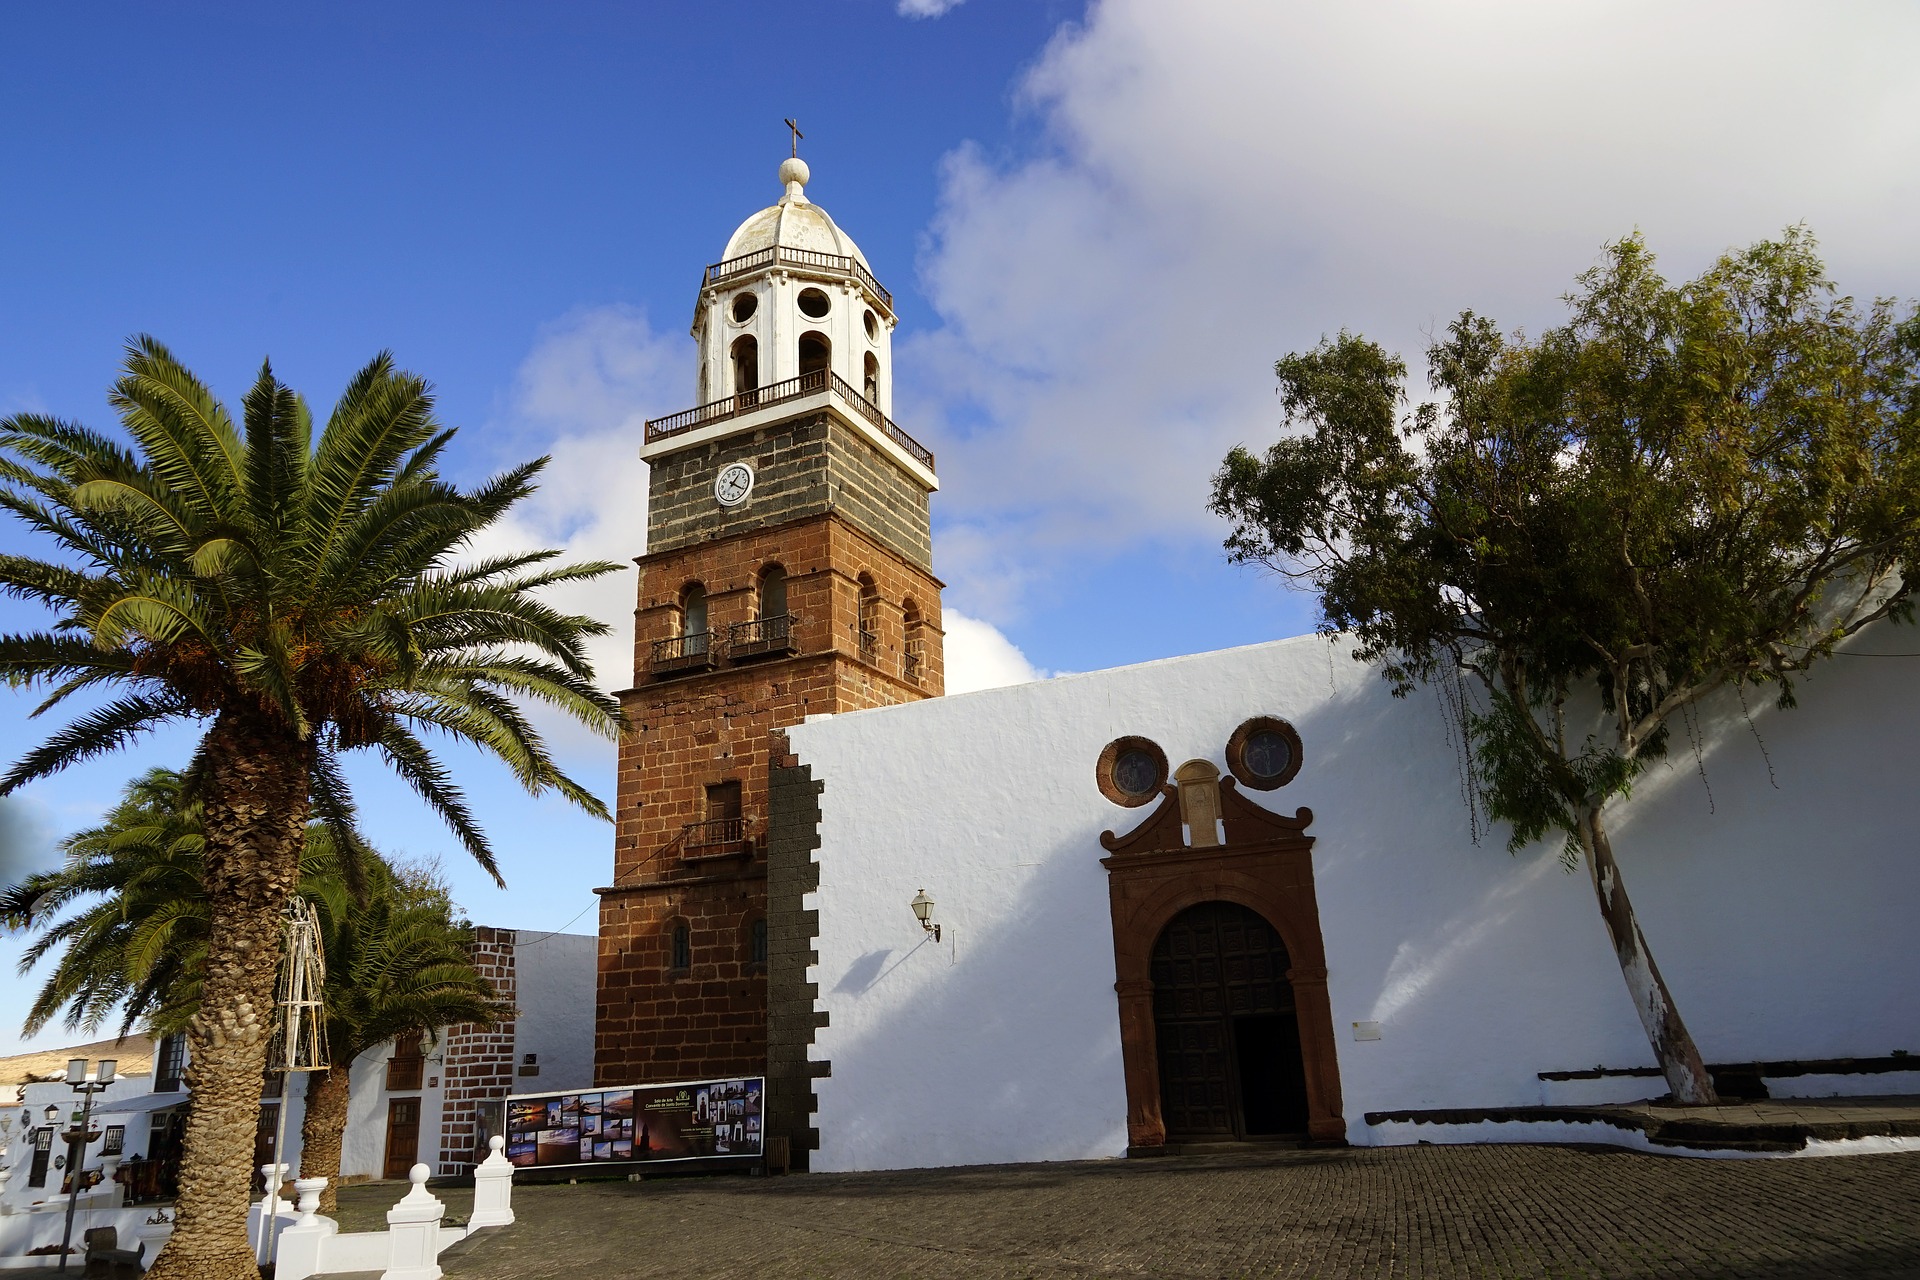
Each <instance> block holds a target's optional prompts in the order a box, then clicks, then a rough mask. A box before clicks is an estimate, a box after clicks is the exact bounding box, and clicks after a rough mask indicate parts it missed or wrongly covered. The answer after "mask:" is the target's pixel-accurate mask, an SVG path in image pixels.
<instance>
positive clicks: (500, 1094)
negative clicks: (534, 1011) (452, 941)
mask: <svg viewBox="0 0 1920 1280" xmlns="http://www.w3.org/2000/svg"><path fill="white" fill-rule="evenodd" d="M517 936H518V931H517V930H514V929H494V928H489V927H488V926H486V925H481V926H479V927H477V928H476V929H474V931H473V944H472V954H473V966H474V968H475V969H477V970H479V973H480V976H481V977H483V978H485V979H486V980H487V981H488V982H490V983H492V984H493V990H494V994H495V995H496V996H497V997H498V998H499V999H500V1001H501V1002H502V1003H503V1004H505V1005H507V1006H508V1007H509V1009H511V1007H512V1005H513V1003H514V999H515V994H516V981H515V977H514V941H515V938H516V937H517ZM513 1039H514V1019H513V1017H512V1016H511V1014H509V1016H508V1017H506V1018H504V1019H502V1020H501V1021H500V1022H498V1023H495V1024H494V1025H493V1026H491V1027H482V1026H479V1025H478V1024H476V1023H471V1022H465V1023H461V1024H459V1025H458V1026H453V1027H449V1028H447V1038H446V1042H445V1044H444V1045H443V1046H442V1057H441V1063H440V1083H441V1085H442V1093H441V1103H440V1172H441V1173H442V1174H444V1175H459V1174H465V1173H471V1172H472V1171H473V1166H474V1164H475V1162H476V1159H477V1149H478V1147H479V1145H480V1142H481V1139H482V1132H481V1126H480V1115H479V1111H480V1106H481V1104H483V1103H490V1102H498V1101H500V1100H502V1099H504V1098H505V1097H506V1096H507V1094H508V1093H509V1092H511V1091H512V1088H513Z"/></svg>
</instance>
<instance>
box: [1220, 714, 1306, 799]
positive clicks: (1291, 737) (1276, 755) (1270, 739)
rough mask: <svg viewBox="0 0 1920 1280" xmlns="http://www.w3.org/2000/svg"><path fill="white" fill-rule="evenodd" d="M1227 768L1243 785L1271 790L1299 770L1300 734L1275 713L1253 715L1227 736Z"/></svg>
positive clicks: (1255, 788) (1259, 789) (1282, 783)
mask: <svg viewBox="0 0 1920 1280" xmlns="http://www.w3.org/2000/svg"><path fill="white" fill-rule="evenodd" d="M1227 768H1228V769H1229V770H1230V771H1232V773H1233V776H1234V777H1235V778H1237V779H1239V781H1240V785H1241V786H1243V787H1251V788H1253V789H1254V790H1256V791H1272V790H1273V789H1274V788H1275V787H1282V786H1285V785H1286V784H1287V783H1289V782H1291V781H1293V775H1294V774H1296V773H1298V772H1300V735H1299V734H1298V733H1296V732H1295V731H1294V728H1293V726H1292V725H1290V724H1288V723H1287V722H1286V721H1285V720H1281V719H1279V718H1278V717H1275V716H1255V717H1254V718H1253V719H1251V720H1248V721H1247V722H1245V723H1244V724H1242V725H1241V726H1240V727H1239V728H1238V729H1235V730H1234V731H1233V737H1231V738H1229V739H1228V740H1227Z"/></svg>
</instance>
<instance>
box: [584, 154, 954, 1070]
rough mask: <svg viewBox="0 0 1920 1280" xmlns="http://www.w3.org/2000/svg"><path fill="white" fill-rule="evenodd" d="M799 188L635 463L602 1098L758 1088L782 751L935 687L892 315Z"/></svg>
mask: <svg viewBox="0 0 1920 1280" xmlns="http://www.w3.org/2000/svg"><path fill="white" fill-rule="evenodd" d="M807 179H808V172H807V166H806V164H805V163H804V162H803V161H801V160H799V159H797V158H796V159H790V160H787V161H786V162H785V163H783V164H782V165H781V166H780V182H781V184H782V185H783V186H784V187H785V194H784V195H782V196H781V197H780V200H779V202H778V203H777V204H775V205H773V206H772V207H770V208H767V209H763V210H761V211H760V212H759V213H756V214H754V215H753V216H752V217H751V218H748V219H747V220H746V221H745V222H743V223H741V224H740V228H739V230H737V231H735V232H734V233H733V238H732V239H730V240H729V241H727V247H726V251H725V252H724V253H723V254H722V255H721V260H720V261H719V262H717V263H715V264H714V265H712V266H710V267H708V268H707V270H706V275H705V277H704V278H703V279H702V281H701V285H700V298H699V304H698V306H697V308H696V310H695V314H694V320H693V336H694V337H695V338H696V339H697V340H698V342H699V350H700V366H699V386H698V392H697V396H698V399H697V406H698V407H696V408H693V409H688V410H686V411H685V412H682V413H676V414H674V415H672V416H671V417H666V418H658V419H655V420H653V421H651V422H649V423H647V426H646V442H645V444H644V445H643V447H642V448H641V450H640V456H641V457H642V458H643V459H645V460H646V462H647V463H648V465H649V467H650V474H649V480H648V503H649V505H648V510H647V553H646V554H645V555H643V556H641V557H639V559H638V562H637V563H638V564H639V566H640V588H639V601H638V607H637V608H636V609H635V610H634V679H633V685H634V687H633V688H631V689H628V690H626V691H625V692H624V693H623V694H622V695H621V698H622V702H623V704H624V705H625V707H626V712H627V715H628V717H629V718H630V719H631V720H632V722H633V728H632V731H631V732H630V734H629V735H628V736H627V738H626V739H625V741H623V742H622V743H621V746H620V776H619V793H618V794H619V808H618V813H617V815H616V820H617V834H616V836H615V843H614V855H613V879H612V881H611V882H610V884H609V885H608V886H607V887H606V888H603V889H601V890H599V893H600V978H599V995H598V1010H597V1013H598V1018H597V1028H598V1030H597V1040H596V1045H595V1074H596V1076H597V1082H598V1083H601V1084H629V1083H643V1082H668V1081H674V1080H686V1079H698V1078H702V1077H707V1076H723V1075H733V1074H758V1073H762V1072H765V1071H766V1070H767V1005H768V1002H767V981H768V978H767V975H768V957H769V954H770V945H769V944H770V938H769V933H770V929H769V921H768V916H767V906H768V902H767V846H766V834H767V812H768V810H767V803H768V779H769V770H770V769H771V768H773V767H775V766H777V765H778V764H779V763H780V761H779V759H778V758H777V757H776V756H775V754H774V752H775V751H777V750H778V749H779V744H780V743H781V742H782V741H783V740H782V739H780V738H778V737H777V736H775V733H776V731H777V730H779V729H782V728H784V727H786V726H788V725H792V724H797V723H799V722H800V721H801V720H802V719H803V718H805V717H806V716H809V715H817V714H820V713H823V712H838V711H853V710H858V709H860V708H863V707H877V706H885V705H887V704H890V703H896V702H905V701H909V700H912V699H917V698H925V697H931V696H937V695H938V694H939V693H940V692H941V689H942V673H943V668H942V664H941V649H940V641H941V628H940V586H941V584H940V583H939V581H938V580H936V579H935V578H934V577H933V575H932V572H931V556H932V545H931V533H930V528H929V524H928V515H927V500H928V496H929V495H930V494H931V493H932V492H933V490H935V489H936V488H938V487H939V482H938V481H937V480H936V479H935V477H934V471H933V455H932V454H931V453H929V452H928V451H927V450H926V449H924V448H922V447H921V446H920V445H919V444H918V443H917V442H916V441H915V440H914V439H913V438H912V437H911V436H909V435H907V433H906V432H904V431H902V430H901V429H900V428H899V427H897V426H895V425H894V423H893V421H892V419H891V418H890V417H889V416H888V410H889V409H890V408H891V405H892V400H893V370H892V364H891V339H892V333H893V325H894V316H893V296H892V295H891V294H889V293H888V292H887V291H886V290H885V289H884V288H882V287H881V286H880V282H879V281H878V280H876V279H874V276H873V273H872V271H871V270H870V269H869V268H868V266H867V260H866V258H865V257H864V256H863V255H862V254H861V252H860V250H859V248H858V247H857V246H856V245H855V244H854V243H853V241H852V240H851V239H849V238H848V237H847V235H846V234H845V233H844V232H843V231H841V230H840V228H839V227H837V226H836V225H834V222H833V219H832V218H830V217H828V216H827V213H826V210H824V209H822V208H820V207H819V206H818V205H815V204H811V203H809V202H808V201H807V198H806V182H807ZM785 928H786V926H784V925H783V924H782V923H781V922H780V921H778V920H776V921H775V922H774V924H773V927H772V930H771V932H772V934H773V935H774V936H773V946H772V948H771V950H772V951H773V952H775V953H777V955H776V959H778V958H779V957H781V956H787V955H793V956H797V957H800V958H802V959H803V958H804V948H805V947H806V946H809V945H810V941H807V940H804V939H799V938H798V937H797V935H796V937H795V938H791V939H790V938H788V937H787V936H786V933H785V932H784V930H785ZM796 948H797V949H796ZM810 1007H811V1006H810V1005H809V1008H810Z"/></svg>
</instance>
